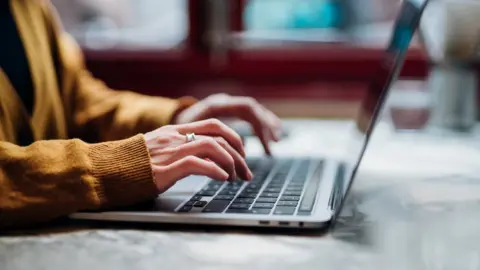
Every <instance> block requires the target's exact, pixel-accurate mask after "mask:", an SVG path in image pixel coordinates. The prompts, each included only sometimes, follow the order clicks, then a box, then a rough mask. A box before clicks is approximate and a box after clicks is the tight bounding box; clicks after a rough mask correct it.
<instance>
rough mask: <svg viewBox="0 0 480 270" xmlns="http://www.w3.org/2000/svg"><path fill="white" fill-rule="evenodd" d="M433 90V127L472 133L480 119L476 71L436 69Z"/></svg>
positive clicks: (430, 78)
mask: <svg viewBox="0 0 480 270" xmlns="http://www.w3.org/2000/svg"><path fill="white" fill-rule="evenodd" d="M428 83H429V88H430V90H431V91H433V92H434V103H435V106H434V108H433V109H434V111H433V114H432V123H433V125H434V126H436V127H441V128H447V129H451V130H455V131H470V130H471V129H472V128H473V127H474V125H475V122H476V118H477V92H478V79H477V74H476V71H475V70H473V69H471V68H468V67H466V68H462V67H460V66H442V65H437V66H434V67H433V68H432V69H431V71H430V76H429V81H428Z"/></svg>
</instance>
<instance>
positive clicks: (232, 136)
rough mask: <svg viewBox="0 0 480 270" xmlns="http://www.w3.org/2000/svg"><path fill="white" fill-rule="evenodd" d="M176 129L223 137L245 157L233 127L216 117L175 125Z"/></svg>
mask: <svg viewBox="0 0 480 270" xmlns="http://www.w3.org/2000/svg"><path fill="white" fill-rule="evenodd" d="M177 131H178V132H180V133H182V134H185V133H189V132H194V133H196V134H197V135H207V136H212V137H223V138H224V139H225V140H226V141H227V142H228V143H229V144H230V145H231V146H232V147H233V148H235V150H237V152H239V153H240V154H241V155H242V156H244V157H245V150H244V148H243V143H242V139H241V138H240V135H238V134H237V133H236V132H235V131H233V129H231V128H230V127H228V126H227V125H225V124H224V123H222V122H220V121H219V120H217V119H208V120H203V121H197V122H193V123H188V124H184V125H179V126H177Z"/></svg>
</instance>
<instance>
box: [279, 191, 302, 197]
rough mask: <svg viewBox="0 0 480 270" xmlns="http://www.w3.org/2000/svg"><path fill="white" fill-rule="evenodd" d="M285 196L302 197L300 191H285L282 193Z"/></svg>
mask: <svg viewBox="0 0 480 270" xmlns="http://www.w3.org/2000/svg"><path fill="white" fill-rule="evenodd" d="M283 195H285V196H300V195H302V191H285V192H283Z"/></svg>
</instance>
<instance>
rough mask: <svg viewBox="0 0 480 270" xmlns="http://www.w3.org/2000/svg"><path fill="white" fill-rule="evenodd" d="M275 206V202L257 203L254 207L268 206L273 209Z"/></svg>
mask: <svg viewBox="0 0 480 270" xmlns="http://www.w3.org/2000/svg"><path fill="white" fill-rule="evenodd" d="M274 206H275V204H274V203H256V204H254V205H253V208H267V209H272V208H273V207H274Z"/></svg>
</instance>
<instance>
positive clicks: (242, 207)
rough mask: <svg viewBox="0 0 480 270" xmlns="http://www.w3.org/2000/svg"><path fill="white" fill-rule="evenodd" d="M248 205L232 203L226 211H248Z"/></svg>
mask: <svg viewBox="0 0 480 270" xmlns="http://www.w3.org/2000/svg"><path fill="white" fill-rule="evenodd" d="M248 208H250V204H247V203H232V205H230V207H229V208H228V209H248Z"/></svg>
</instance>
